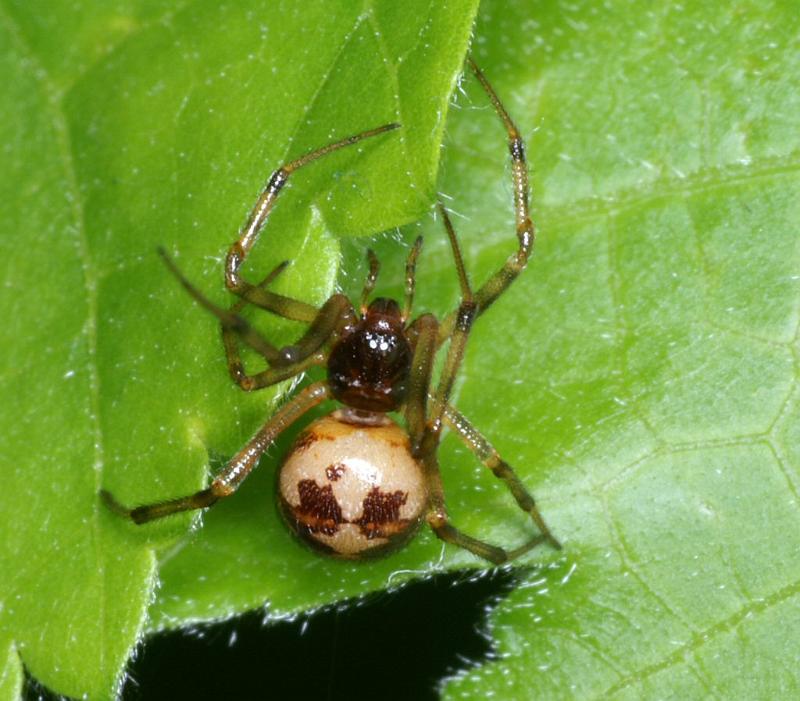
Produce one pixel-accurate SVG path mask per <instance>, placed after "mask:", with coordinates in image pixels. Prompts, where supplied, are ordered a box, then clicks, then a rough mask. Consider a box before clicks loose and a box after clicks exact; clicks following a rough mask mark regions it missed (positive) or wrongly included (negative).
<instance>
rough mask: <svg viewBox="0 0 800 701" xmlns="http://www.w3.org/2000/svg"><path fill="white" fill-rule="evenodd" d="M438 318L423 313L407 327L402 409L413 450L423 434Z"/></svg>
mask: <svg viewBox="0 0 800 701" xmlns="http://www.w3.org/2000/svg"><path fill="white" fill-rule="evenodd" d="M438 330H439V322H438V321H437V320H436V317H435V316H434V315H433V314H423V315H422V316H420V317H419V318H417V319H416V320H415V321H414V323H413V324H411V326H410V327H409V329H408V335H409V338H410V339H411V341H412V343H413V345H414V354H413V356H412V358H411V371H410V372H409V376H408V395H407V398H406V402H405V406H404V408H403V413H404V416H405V420H406V430H407V431H408V435H409V437H410V440H411V451H412V453H414V454H416V453H417V452H418V451H419V448H420V446H421V444H422V440H423V437H424V435H425V427H426V419H427V403H428V391H429V389H430V384H431V372H432V369H433V360H434V357H435V356H436V334H437V332H438Z"/></svg>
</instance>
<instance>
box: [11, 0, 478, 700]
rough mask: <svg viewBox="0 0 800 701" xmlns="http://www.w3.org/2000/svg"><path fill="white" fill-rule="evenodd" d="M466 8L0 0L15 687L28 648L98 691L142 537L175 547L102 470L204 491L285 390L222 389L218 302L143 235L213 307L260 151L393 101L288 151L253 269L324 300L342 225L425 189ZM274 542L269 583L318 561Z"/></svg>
mask: <svg viewBox="0 0 800 701" xmlns="http://www.w3.org/2000/svg"><path fill="white" fill-rule="evenodd" d="M475 9H476V2H475V0H464V1H463V2H453V3H449V4H448V5H447V6H446V7H445V6H440V4H439V3H435V4H430V3H427V2H413V3H404V4H403V7H402V10H401V9H400V8H399V7H398V6H397V5H396V4H395V3H390V2H365V3H363V5H355V4H350V3H344V4H332V3H328V2H322V1H320V2H311V3H303V4H302V5H298V4H297V3H290V2H285V3H269V4H266V3H261V2H256V1H255V0H253V1H251V2H241V3H234V4H233V6H230V5H228V6H224V7H215V6H213V4H210V3H208V4H203V3H183V4H181V3H174V4H173V7H172V8H170V9H169V11H165V10H164V9H163V8H162V6H161V3H148V2H138V3H137V2H128V3H125V2H119V3H114V5H113V7H109V6H107V4H106V3H92V2H88V1H87V2H84V3H82V4H81V5H78V6H75V7H73V6H72V5H70V6H69V7H68V6H67V4H61V5H55V6H53V7H50V8H48V12H47V13H42V12H41V10H40V9H39V8H37V7H35V6H31V5H29V4H26V3H22V2H12V1H11V0H7V1H6V2H5V3H4V4H3V6H2V10H0V37H2V39H0V62H2V69H3V75H4V76H5V77H6V80H4V81H3V85H2V87H0V104H2V105H3V108H2V109H0V126H1V127H2V133H3V134H4V137H5V138H4V144H5V155H4V159H3V168H2V171H1V172H0V188H2V195H3V197H2V203H0V208H2V209H1V212H0V213H1V214H2V216H1V217H0V221H2V227H3V228H2V234H0V253H2V257H1V258H0V259H2V260H3V261H4V267H5V270H4V275H3V281H4V289H5V293H4V295H3V297H2V315H3V318H4V320H5V323H4V325H3V330H2V332H0V333H2V336H0V343H1V344H2V347H3V348H4V353H3V355H2V360H1V361H0V363H2V364H1V365H0V396H2V398H3V400H2V402H1V403H0V406H2V410H0V426H1V427H2V431H3V435H4V441H3V451H2V463H3V476H4V484H3V490H2V492H0V511H1V512H2V513H3V522H2V526H0V528H1V529H2V531H1V532H0V631H1V632H0V642H2V644H3V646H4V648H3V649H5V650H6V651H7V652H8V654H7V657H6V659H7V660H8V662H4V666H3V669H4V672H3V676H2V677H0V681H2V687H0V688H2V691H3V692H5V694H4V696H5V697H6V698H12V697H13V696H14V694H15V693H16V691H17V689H18V687H19V683H20V679H21V676H20V675H21V667H20V661H21V662H22V663H24V664H25V666H26V667H27V669H28V670H29V671H30V673H31V674H32V675H33V676H34V677H36V678H37V679H39V680H40V681H41V682H43V683H44V684H46V685H47V686H49V687H50V688H52V689H53V690H55V691H57V692H59V693H63V694H68V695H71V696H86V697H89V698H107V697H109V696H113V694H114V689H115V686H116V684H117V682H118V680H119V679H120V678H121V677H120V675H121V673H122V671H123V666H124V663H125V661H126V659H127V657H128V655H129V654H130V651H131V650H132V648H133V646H134V645H135V643H136V641H137V640H138V638H139V637H140V635H141V633H142V630H143V627H144V625H145V620H146V617H147V609H148V605H149V604H150V602H151V600H152V597H153V592H154V589H155V584H156V582H157V576H158V575H157V569H156V553H157V552H161V553H162V554H163V553H165V552H167V553H170V554H173V555H174V553H176V552H177V551H178V549H179V547H180V546H181V545H183V544H185V543H186V542H187V540H186V534H187V529H188V527H189V525H190V522H191V518H190V517H189V516H185V517H178V518H174V519H170V520H168V521H167V522H164V523H160V524H154V525H153V526H152V527H148V528H137V527H134V526H133V525H132V524H128V523H126V522H124V521H123V520H122V519H120V518H119V517H118V516H116V515H115V514H112V513H109V512H108V510H107V509H105V508H104V507H102V506H101V504H100V502H99V500H98V498H97V492H98V489H99V488H100V487H105V488H108V489H110V490H111V491H113V492H114V493H115V494H116V495H117V496H118V497H119V498H120V499H121V500H124V501H126V502H130V503H141V502H144V501H152V500H154V499H160V498H164V497H165V496H168V495H175V494H181V493H187V492H191V491H193V490H195V489H197V488H198V487H200V485H202V484H203V483H204V482H205V481H206V479H207V468H208V463H209V459H211V461H212V462H214V463H216V462H218V460H219V459H220V458H224V457H225V456H229V455H231V454H232V453H233V452H234V451H235V450H236V449H237V448H238V447H239V446H241V444H242V443H243V442H244V441H245V440H246V438H247V437H248V436H249V435H250V434H251V433H252V432H253V431H254V430H255V428H256V427H257V426H258V425H259V424H260V423H261V422H263V421H264V420H265V418H266V417H267V416H268V415H269V412H270V408H271V405H272V403H273V402H274V400H275V399H276V397H277V395H278V389H273V390H269V391H266V392H260V393H256V394H253V395H250V396H243V395H242V393H241V392H240V391H238V390H237V389H235V388H234V387H232V386H231V383H230V381H229V380H228V378H227V372H226V369H225V363H224V358H223V354H222V353H221V347H220V342H219V331H218V328H217V325H216V324H215V322H214V320H213V318H212V317H210V315H208V314H207V313H206V312H204V311H203V310H201V309H199V308H198V307H197V305H195V304H193V303H192V302H191V300H190V299H189V298H188V297H187V295H186V294H185V292H184V291H183V290H181V289H180V287H179V286H178V285H177V284H176V281H175V280H174V279H173V278H172V277H171V276H170V275H169V273H168V272H167V271H166V269H165V268H164V266H163V265H162V264H161V262H160V261H159V260H158V257H157V255H156V253H155V249H156V247H157V245H159V244H163V245H165V246H166V247H167V248H168V249H169V250H170V251H171V252H172V253H173V255H174V257H175V259H176V260H177V262H178V264H179V265H180V267H181V269H182V270H184V271H185V272H186V274H187V275H188V276H189V277H190V278H191V279H192V280H193V281H195V282H196V283H197V284H198V286H200V287H201V288H202V289H204V290H206V291H207V293H208V295H209V296H210V297H212V298H213V299H215V300H218V301H219V302H221V303H224V304H228V296H227V295H226V293H225V292H224V290H223V286H222V267H221V259H222V257H223V256H224V253H225V251H226V249H227V247H228V246H229V245H230V243H231V241H232V240H233V239H234V237H235V236H236V232H237V230H238V228H239V226H240V224H241V223H242V221H243V219H244V218H245V216H246V214H247V211H248V208H249V207H250V206H252V204H253V201H254V200H255V198H256V196H257V194H258V192H259V189H260V188H261V187H262V185H263V183H264V181H265V180H266V178H267V176H268V175H269V172H270V170H272V169H273V168H275V167H277V166H278V165H279V164H280V163H281V162H282V161H284V160H285V159H287V158H291V157H296V156H298V155H300V154H302V153H304V152H305V151H307V150H308V149H310V148H313V147H316V146H319V145H321V144H324V143H327V142H329V141H330V140H332V139H335V138H341V137H343V136H346V135H349V134H351V133H354V132H357V131H361V130H363V129H366V128H370V127H375V126H378V125H380V124H382V123H386V122H389V121H400V122H402V123H403V130H402V131H401V132H394V133H393V134H387V135H385V136H382V137H377V138H375V139H371V140H370V141H369V142H364V143H362V144H361V145H360V146H359V147H358V148H353V149H349V150H344V151H342V152H339V153H337V154H335V155H332V156H330V157H328V158H327V159H325V160H324V161H322V162H320V163H317V164H314V166H312V167H309V169H308V170H307V171H303V173H302V177H300V176H298V177H297V178H296V181H295V182H293V187H291V188H289V189H288V190H287V193H286V194H285V195H283V197H282V201H281V202H280V203H279V205H278V207H277V208H276V211H275V212H274V217H273V219H274V220H273V221H271V222H270V224H269V227H268V230H267V232H266V234H265V238H266V239H268V241H267V242H265V243H264V244H262V245H261V246H260V247H258V248H257V250H256V251H255V253H254V255H253V256H252V260H248V265H247V270H248V273H252V274H253V275H258V272H259V271H262V270H264V269H265V268H267V269H268V268H270V267H272V266H273V265H274V264H275V263H276V262H278V261H280V260H283V259H291V260H292V266H291V267H290V269H289V270H287V271H286V272H285V273H284V274H283V275H282V277H281V280H280V281H279V282H278V283H277V287H278V289H280V290H282V291H284V292H287V293H289V294H293V295H295V296H298V297H301V298H303V299H305V300H308V301H310V302H313V303H320V302H322V301H323V300H324V299H325V298H326V297H327V296H328V295H329V294H330V292H331V290H332V288H333V285H334V281H335V277H336V271H337V266H338V258H339V237H340V236H345V235H363V234H368V233H373V232H376V231H380V230H384V229H388V228H392V227H396V226H399V225H401V224H404V223H407V222H409V221H414V220H416V219H417V218H418V217H419V216H420V215H421V214H423V213H425V212H426V211H427V210H428V208H429V206H430V202H431V201H432V199H433V193H434V188H435V181H436V170H437V166H438V161H439V145H440V141H441V136H442V133H443V129H444V119H445V115H446V113H447V104H448V100H449V97H450V93H451V92H452V89H453V87H454V84H455V79H456V76H457V74H458V72H459V71H460V68H461V64H462V61H463V56H464V52H465V51H466V46H467V41H468V36H469V31H470V28H471V25H472V20H473V16H474V13H475ZM293 180H294V179H293ZM265 328H266V330H267V331H268V332H269V333H270V334H271V335H272V337H273V338H275V339H277V340H280V339H285V338H289V337H290V336H291V335H292V334H296V333H297V327H296V325H290V324H283V325H279V324H272V325H271V326H268V327H265ZM263 471H264V472H267V470H266V469H265V470H263ZM257 490H258V486H257V484H254V486H253V488H251V489H250V488H249V489H248V490H246V491H245V492H243V496H244V497H245V499H244V500H242V501H241V502H240V504H241V505H244V504H246V503H247V498H248V497H249V498H250V499H251V500H252V499H253V498H254V497H255V498H259V496H258V492H257ZM261 496H262V497H263V493H262V495H261ZM234 506H235V504H234ZM226 507H227V505H225V507H223V509H222V511H221V512H220V517H221V518H222V519H226V518H227V519H228V524H227V526H226V528H227V535H226V538H227V540H228V541H229V542H234V543H236V548H237V550H236V552H237V553H241V552H247V547H248V544H247V543H246V542H244V541H242V542H239V540H238V535H239V532H240V531H241V530H242V529H245V530H249V529H250V528H252V527H254V525H255V527H257V524H253V523H252V521H245V522H243V521H242V519H243V518H246V517H247V515H248V514H249V513H250V512H248V511H247V510H244V511H240V510H238V509H236V508H234V509H233V510H229V509H227V508H226ZM240 508H241V507H240ZM262 511H263V512H264V513H266V514H268V515H269V516H270V517H273V516H274V515H273V514H272V511H271V507H269V508H267V509H262ZM226 515H227V516H226ZM215 518H216V516H215ZM275 531H276V527H272V528H271V529H270V530H269V533H271V534H273V535H274V533H275ZM200 532H201V533H202V532H203V531H200ZM190 540H191V539H190ZM256 540H258V538H257V539H256ZM176 542H178V543H179V545H178V546H176V545H175V544H176ZM259 542H260V541H259ZM268 542H269V543H270V546H271V547H272V546H275V547H272V553H271V555H272V557H274V558H275V561H276V562H277V563H280V564H281V568H282V571H280V572H279V571H277V570H274V571H273V573H272V574H273V577H274V581H275V582H277V581H279V580H280V578H281V577H282V578H283V579H284V580H285V579H286V578H287V577H288V576H289V575H290V574H291V572H290V570H289V569H288V568H289V566H290V565H291V564H292V558H294V561H295V562H302V563H303V566H305V567H308V566H309V565H312V566H313V563H314V562H316V560H315V559H314V558H313V557H312V556H311V555H309V554H308V553H306V552H305V551H303V550H300V549H299V548H298V546H297V545H296V544H295V543H293V542H292V541H291V540H290V539H289V538H288V536H287V535H286V534H285V533H284V532H282V531H280V536H279V539H278V541H277V543H273V542H272V541H268ZM250 545H252V543H250ZM286 553H290V554H288V555H286V556H285V557H284V554H286ZM163 557H164V559H167V558H168V557H169V555H164V556H163ZM200 564H204V563H200ZM260 564H261V563H260V562H251V563H247V564H246V565H245V567H244V568H241V567H239V568H237V570H236V572H237V574H239V575H243V576H241V580H242V581H241V583H240V582H237V581H232V582H230V586H231V590H232V592H233V594H232V595H231V596H230V597H229V600H230V601H231V602H232V604H231V606H232V608H231V607H229V608H220V609H219V610H216V611H206V612H204V613H203V614H202V615H203V616H204V617H207V618H210V617H216V616H220V615H225V614H227V613H228V612H230V611H232V610H241V607H242V606H244V605H254V604H256V603H261V602H263V601H264V600H265V599H267V598H271V597H272V592H271V587H270V583H271V582H272V581H273V580H270V579H269V578H268V577H266V576H261V577H260V579H259V582H258V586H257V587H255V588H253V587H252V586H251V583H250V582H248V581H247V580H248V575H249V573H250V572H249V570H250V568H251V567H255V566H260ZM262 574H266V573H262ZM193 576H194V578H195V579H196V578H197V577H198V576H201V575H200V573H199V572H198V570H195V571H194V574H193ZM351 579H353V578H352V577H351ZM265 583H266V584H267V586H266V588H264V584H265ZM214 584H216V583H215V582H209V586H213V585H214ZM348 586H349V587H350V590H352V591H355V590H357V587H356V586H355V584H354V583H352V582H351V583H350V584H349V585H348ZM254 597H255V598H254ZM328 600H330V599H328ZM185 620H186V619H183V620H182V621H179V623H183V622H185ZM17 655H19V656H17Z"/></svg>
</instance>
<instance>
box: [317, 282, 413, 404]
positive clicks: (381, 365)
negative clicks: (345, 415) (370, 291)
mask: <svg viewBox="0 0 800 701" xmlns="http://www.w3.org/2000/svg"><path fill="white" fill-rule="evenodd" d="M411 356H412V350H411V344H410V343H409V340H408V338H407V337H406V329H405V322H404V320H403V318H402V315H401V313H400V306H399V305H398V304H397V302H395V301H394V300H393V299H386V298H384V297H378V299H376V300H374V301H373V302H372V303H371V304H370V305H369V307H367V310H366V313H365V314H364V316H363V317H361V318H360V319H359V320H358V321H357V322H356V323H355V324H353V325H352V326H348V327H345V329H344V331H343V332H342V334H341V336H340V337H339V339H338V340H337V341H336V343H335V344H334V345H333V347H332V348H331V352H330V355H329V356H328V384H329V385H330V388H331V394H332V395H333V398H334V399H336V400H337V401H340V402H342V403H343V404H346V405H347V406H349V407H352V408H354V409H361V410H363V411H380V412H387V411H397V410H398V409H399V408H400V407H401V406H402V405H403V402H404V401H405V399H406V394H407V392H408V374H409V372H410V371H411Z"/></svg>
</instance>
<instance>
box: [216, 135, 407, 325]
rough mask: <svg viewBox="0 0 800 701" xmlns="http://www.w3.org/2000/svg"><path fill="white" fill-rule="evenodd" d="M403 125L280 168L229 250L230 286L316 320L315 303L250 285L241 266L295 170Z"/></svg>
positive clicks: (275, 308)
mask: <svg viewBox="0 0 800 701" xmlns="http://www.w3.org/2000/svg"><path fill="white" fill-rule="evenodd" d="M399 127H400V125H399V124H395V123H391V124H384V125H383V126H380V127H377V128H376V129H369V130H367V131H364V132H361V133H360V134H354V135H353V136H349V137H347V138H346V139H342V140H340V141H336V142H334V143H332V144H328V145H326V146H323V147H322V148H318V149H316V150H314V151H311V152H309V153H307V154H305V155H304V156H301V157H300V158H298V159H296V160H294V161H290V162H289V163H286V164H285V165H283V166H281V167H280V168H278V170H276V171H275V172H274V173H273V174H272V176H271V177H270V179H269V180H268V181H267V185H266V187H265V188H264V190H263V191H262V192H261V195H259V198H258V200H256V203H255V205H254V207H253V209H252V211H251V212H250V216H249V217H248V218H247V222H246V223H245V225H244V228H243V229H242V233H241V234H240V236H239V238H238V239H237V240H236V241H234V242H233V245H232V246H231V247H230V249H229V251H228V256H227V258H226V260H225V284H226V285H227V287H228V289H229V290H231V292H234V293H235V294H237V295H239V296H240V297H243V298H244V299H246V300H247V301H248V302H250V303H251V304H255V305H256V306H258V307H262V308H263V309H266V310H268V311H271V312H274V313H276V314H280V315H281V316H284V317H286V318H287V319H294V320H295V321H306V322H311V321H313V320H314V318H315V317H316V315H317V310H316V309H315V308H314V307H313V306H312V305H310V304H306V303H305V302H300V301H298V300H296V299H292V298H290V297H284V296H283V295H278V294H276V293H274V292H269V291H268V290H265V289H263V287H261V286H259V285H252V284H250V283H249V282H247V281H245V280H243V279H242V278H241V276H240V275H239V268H241V266H242V263H244V259H245V258H246V257H247V254H248V253H249V252H250V249H252V248H253V246H254V245H255V242H256V241H257V240H258V236H259V234H260V233H261V230H262V229H263V228H264V224H265V223H266V221H267V217H268V216H269V213H270V212H271V211H272V208H273V206H274V205H275V200H277V198H278V195H279V194H280V192H281V190H282V189H283V187H284V185H286V183H287V182H288V180H289V176H290V175H291V174H292V173H294V171H296V170H298V169H299V168H302V167H303V166H304V165H307V164H309V163H312V162H313V161H316V160H317V159H319V158H321V157H322V156H326V155H327V154H329V153H332V152H333V151H338V150H339V149H341V148H344V147H346V146H351V145H353V144H356V143H358V142H359V141H362V140H363V139H368V138H370V137H372V136H378V135H379V134H383V133H385V132H387V131H392V130H393V129H398V128H399Z"/></svg>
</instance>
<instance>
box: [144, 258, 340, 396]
mask: <svg viewBox="0 0 800 701" xmlns="http://www.w3.org/2000/svg"><path fill="white" fill-rule="evenodd" d="M159 253H160V254H161V257H162V258H163V259H164V262H165V264H166V265H167V267H168V268H169V270H170V272H172V274H173V275H175V277H177V278H178V281H179V282H180V283H181V285H182V286H183V287H184V288H185V289H186V291H187V292H188V293H189V294H190V295H191V296H192V297H193V298H194V299H195V300H196V301H197V302H198V303H199V304H200V305H201V306H203V307H205V308H206V309H207V310H208V311H210V312H211V313H212V314H214V315H215V316H216V317H217V318H218V319H219V320H220V323H221V325H222V340H223V344H224V346H225V353H226V355H227V358H228V372H229V373H230V376H231V378H233V380H234V382H236V383H237V384H238V385H239V386H240V387H241V388H242V389H243V390H245V391H248V392H249V391H252V390H256V389H261V388H263V387H266V386H268V385H272V384H275V383H276V382H280V381H282V380H286V379H288V378H290V377H294V376H295V375H297V374H299V373H301V372H303V371H304V370H306V369H307V368H309V367H311V366H312V365H319V364H322V363H324V357H323V356H322V354H320V353H319V352H318V351H319V350H320V348H321V347H322V346H323V345H324V343H325V342H326V341H327V340H328V339H329V338H330V337H331V335H332V334H333V333H334V332H335V331H337V330H338V329H339V328H340V327H341V325H342V324H343V323H345V322H346V320H348V319H350V318H352V316H353V314H354V312H353V308H352V305H351V304H350V301H349V300H348V299H347V298H346V297H345V296H344V295H333V296H332V297H331V298H330V299H329V300H328V301H327V302H325V304H324V305H322V308H321V309H319V310H316V308H313V307H312V308H313V309H314V310H315V316H314V318H313V319H312V321H311V325H310V326H309V328H308V330H307V331H306V333H305V334H304V335H303V337H302V338H301V339H300V340H299V341H298V342H297V343H295V344H292V345H289V346H284V347H283V348H280V349H278V348H276V347H275V346H274V345H272V344H271V343H270V342H269V341H267V340H266V339H265V338H263V336H261V334H259V333H258V332H257V331H256V330H255V329H254V328H253V327H252V326H251V325H250V324H249V323H248V322H247V320H246V319H244V318H243V317H241V316H240V315H239V314H238V312H239V311H241V309H242V308H243V307H244V305H245V304H246V303H247V300H239V301H238V302H237V303H236V304H234V305H233V306H232V307H231V309H230V310H228V309H223V308H222V307H219V306H217V305H216V304H214V303H213V302H212V301H211V300H209V299H208V298H207V297H206V296H205V295H204V294H203V293H202V292H200V290H198V289H197V288H196V287H195V286H194V285H193V284H192V283H191V282H189V280H187V279H186V277H185V276H184V275H183V273H182V272H181V271H180V270H179V269H178V267H177V266H176V265H175V263H174V262H173V261H172V259H170V257H169V256H168V255H167V254H166V252H165V251H164V250H163V249H161V248H160V249H159ZM285 267H286V263H285V262H284V263H281V264H280V265H278V266H277V267H276V268H275V269H274V270H272V271H271V272H270V273H269V275H267V277H266V278H264V280H262V282H261V283H259V288H260V287H263V286H264V285H267V284H269V283H270V282H271V281H272V280H274V279H275V278H276V277H277V276H278V275H279V274H280V273H281V272H282V271H283V269H284V268H285ZM237 336H238V337H239V338H241V339H242V341H243V342H244V343H245V344H247V345H248V346H250V347H251V348H252V349H253V350H255V351H256V352H258V353H260V354H261V355H262V356H263V357H264V359H265V360H266V361H267V363H269V364H270V366H272V367H269V368H267V369H266V370H264V371H262V372H259V373H257V374H255V375H248V374H247V373H246V372H245V370H244V366H243V364H242V360H241V356H240V354H239V349H238V347H237V344H236V337H237Z"/></svg>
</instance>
